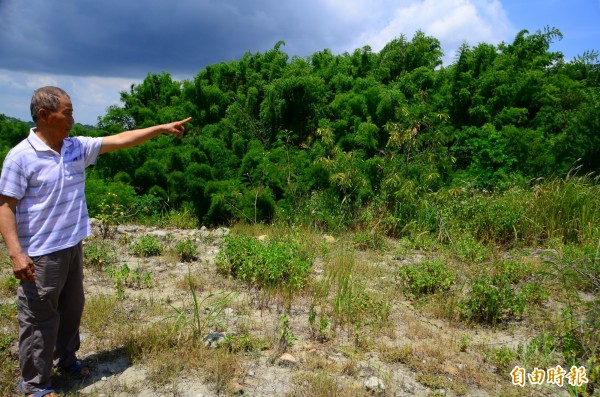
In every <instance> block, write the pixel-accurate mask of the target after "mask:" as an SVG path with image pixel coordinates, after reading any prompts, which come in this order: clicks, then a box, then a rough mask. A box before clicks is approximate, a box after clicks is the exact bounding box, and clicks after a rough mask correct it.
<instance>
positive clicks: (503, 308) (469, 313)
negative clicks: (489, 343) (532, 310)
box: [459, 274, 525, 325]
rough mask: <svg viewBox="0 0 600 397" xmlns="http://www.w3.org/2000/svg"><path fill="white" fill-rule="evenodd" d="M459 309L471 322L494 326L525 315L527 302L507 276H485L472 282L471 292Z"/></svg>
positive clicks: (460, 303)
mask: <svg viewBox="0 0 600 397" xmlns="http://www.w3.org/2000/svg"><path fill="white" fill-rule="evenodd" d="M459 309H460V313H461V315H462V316H463V317H464V318H465V319H467V320H469V321H476V322H483V323H488V324H492V325H493V324H496V323H498V322H500V321H501V320H502V319H503V318H506V317H510V316H520V315H521V314H523V311H524V310H525V300H524V298H523V295H522V294H520V293H519V292H518V291H517V289H516V288H515V287H514V286H513V285H512V284H511V283H510V281H509V278H508V277H506V276H505V275H502V274H498V275H488V274H485V275H482V276H480V277H477V278H476V279H475V280H473V281H472V285H471V290H470V291H469V292H468V294H467V296H466V297H465V298H464V299H463V300H461V301H460V302H459Z"/></svg>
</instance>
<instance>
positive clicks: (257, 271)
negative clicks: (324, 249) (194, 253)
mask: <svg viewBox="0 0 600 397" xmlns="http://www.w3.org/2000/svg"><path fill="white" fill-rule="evenodd" d="M312 260H313V259H312V256H311V254H309V253H308V252H307V251H306V250H304V249H303V248H302V247H301V246H300V244H299V242H298V241H297V240H296V239H295V238H293V237H286V238H281V239H280V240H276V241H268V242H261V241H259V240H257V239H255V238H254V237H249V236H244V235H239V236H234V235H229V236H227V237H226V238H225V242H224V247H223V248H222V249H221V250H220V251H219V255H218V256H217V268H218V269H219V270H220V271H221V272H223V273H225V274H228V275H230V276H232V277H234V278H237V279H240V280H243V281H246V282H249V283H251V284H254V285H257V286H259V287H261V288H267V289H274V288H276V287H284V288H286V289H288V290H289V291H290V292H294V291H298V290H300V289H302V288H303V287H304V285H305V284H306V281H307V278H308V275H309V273H310V270H311V267H312Z"/></svg>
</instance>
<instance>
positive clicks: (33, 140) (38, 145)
mask: <svg viewBox="0 0 600 397" xmlns="http://www.w3.org/2000/svg"><path fill="white" fill-rule="evenodd" d="M35 130H36V128H35V127H34V128H32V129H30V130H29V136H28V137H27V140H28V141H29V143H30V144H31V146H32V147H33V149H34V150H35V151H37V152H53V151H54V150H52V149H50V147H49V146H48V145H46V144H45V143H44V141H42V140H41V139H40V137H39V136H37V134H36V133H35ZM72 144H73V142H71V140H70V139H68V138H67V139H65V140H64V141H63V148H62V150H65V149H66V148H68V147H69V146H71V145H72Z"/></svg>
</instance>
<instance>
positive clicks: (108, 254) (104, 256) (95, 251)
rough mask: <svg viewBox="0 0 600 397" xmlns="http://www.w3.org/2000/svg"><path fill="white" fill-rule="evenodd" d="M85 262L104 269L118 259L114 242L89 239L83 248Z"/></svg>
mask: <svg viewBox="0 0 600 397" xmlns="http://www.w3.org/2000/svg"><path fill="white" fill-rule="evenodd" d="M83 253H84V260H85V263H86V264H87V265H89V266H91V267H92V268H94V269H103V268H105V267H109V266H111V265H114V264H115V263H117V261H118V257H117V252H116V249H115V247H114V245H113V244H111V243H110V242H108V241H97V240H90V241H88V242H87V243H86V244H85V246H84V249H83Z"/></svg>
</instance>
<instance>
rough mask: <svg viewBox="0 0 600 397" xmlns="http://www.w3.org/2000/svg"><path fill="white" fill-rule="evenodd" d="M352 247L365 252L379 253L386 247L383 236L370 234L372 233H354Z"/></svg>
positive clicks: (374, 233) (375, 233)
mask: <svg viewBox="0 0 600 397" xmlns="http://www.w3.org/2000/svg"><path fill="white" fill-rule="evenodd" d="M353 243H354V246H355V247H356V248H357V249H360V250H363V251H366V250H375V251H381V250H384V249H385V247H386V241H385V238H384V236H382V235H381V234H380V233H377V232H375V231H374V232H372V233H367V232H364V233H356V234H355V235H354V237H353Z"/></svg>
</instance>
